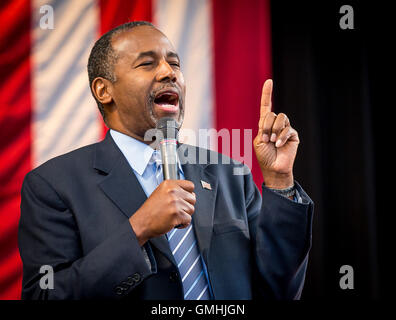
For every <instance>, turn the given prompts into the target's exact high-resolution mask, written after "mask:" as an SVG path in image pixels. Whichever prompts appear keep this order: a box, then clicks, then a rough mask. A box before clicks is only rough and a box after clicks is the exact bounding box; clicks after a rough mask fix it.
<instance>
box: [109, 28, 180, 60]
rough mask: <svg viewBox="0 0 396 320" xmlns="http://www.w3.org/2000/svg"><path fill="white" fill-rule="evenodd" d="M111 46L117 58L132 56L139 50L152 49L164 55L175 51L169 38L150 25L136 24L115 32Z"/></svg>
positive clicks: (136, 54)
mask: <svg viewBox="0 0 396 320" xmlns="http://www.w3.org/2000/svg"><path fill="white" fill-rule="evenodd" d="M112 47H113V49H114V51H115V52H117V55H118V56H119V58H123V57H129V58H134V57H137V56H138V55H139V53H141V52H147V51H153V52H156V53H158V54H164V55H166V54H167V53H168V52H176V51H175V49H174V47H173V45H172V44H171V42H170V41H169V39H168V38H167V37H166V36H165V35H164V34H163V33H162V32H161V31H159V30H157V29H155V28H153V27H151V26H138V27H134V28H133V29H131V30H127V31H124V32H121V33H120V34H117V35H115V36H114V37H113V39H112Z"/></svg>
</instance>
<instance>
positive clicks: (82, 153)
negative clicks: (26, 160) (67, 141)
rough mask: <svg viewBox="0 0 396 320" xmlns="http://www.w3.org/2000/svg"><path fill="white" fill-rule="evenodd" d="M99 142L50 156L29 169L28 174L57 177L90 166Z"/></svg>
mask: <svg viewBox="0 0 396 320" xmlns="http://www.w3.org/2000/svg"><path fill="white" fill-rule="evenodd" d="M99 143H100V142H97V143H93V144H90V145H86V146H83V147H80V148H78V149H75V150H72V151H69V152H67V153H64V154H62V155H59V156H56V157H54V158H51V159H49V160H47V161H45V162H43V163H42V164H40V165H39V166H37V167H36V168H35V169H33V170H32V171H30V172H29V174H38V175H40V176H43V177H45V176H51V175H52V176H58V177H59V176H62V175H64V174H70V173H72V172H74V173H76V172H79V171H81V170H82V169H86V168H87V167H91V168H92V164H93V156H94V153H95V149H96V146H97V145H98V144H99Z"/></svg>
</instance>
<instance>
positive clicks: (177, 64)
mask: <svg viewBox="0 0 396 320" xmlns="http://www.w3.org/2000/svg"><path fill="white" fill-rule="evenodd" d="M169 64H170V65H171V66H175V67H178V68H180V63H178V62H170V63H169Z"/></svg>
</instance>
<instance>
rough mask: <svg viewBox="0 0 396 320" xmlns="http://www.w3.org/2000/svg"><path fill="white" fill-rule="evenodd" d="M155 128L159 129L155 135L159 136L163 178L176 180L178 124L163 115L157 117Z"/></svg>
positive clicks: (177, 176) (177, 177) (177, 175)
mask: <svg viewBox="0 0 396 320" xmlns="http://www.w3.org/2000/svg"><path fill="white" fill-rule="evenodd" d="M157 130H158V131H159V132H158V133H157V136H159V143H160V150H161V158H162V173H163V175H164V180H170V179H172V180H178V179H179V170H178V156H177V139H178V134H179V124H178V123H177V122H176V120H174V119H173V118H169V117H164V118H161V119H159V121H158V123H157Z"/></svg>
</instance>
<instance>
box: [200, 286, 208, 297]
mask: <svg viewBox="0 0 396 320" xmlns="http://www.w3.org/2000/svg"><path fill="white" fill-rule="evenodd" d="M207 288H208V285H205V288H204V289H203V290H202V292H201V293H200V294H199V296H198V298H197V300H199V299H201V297H202V295H203V294H204V293H205V291H206V289H207Z"/></svg>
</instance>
